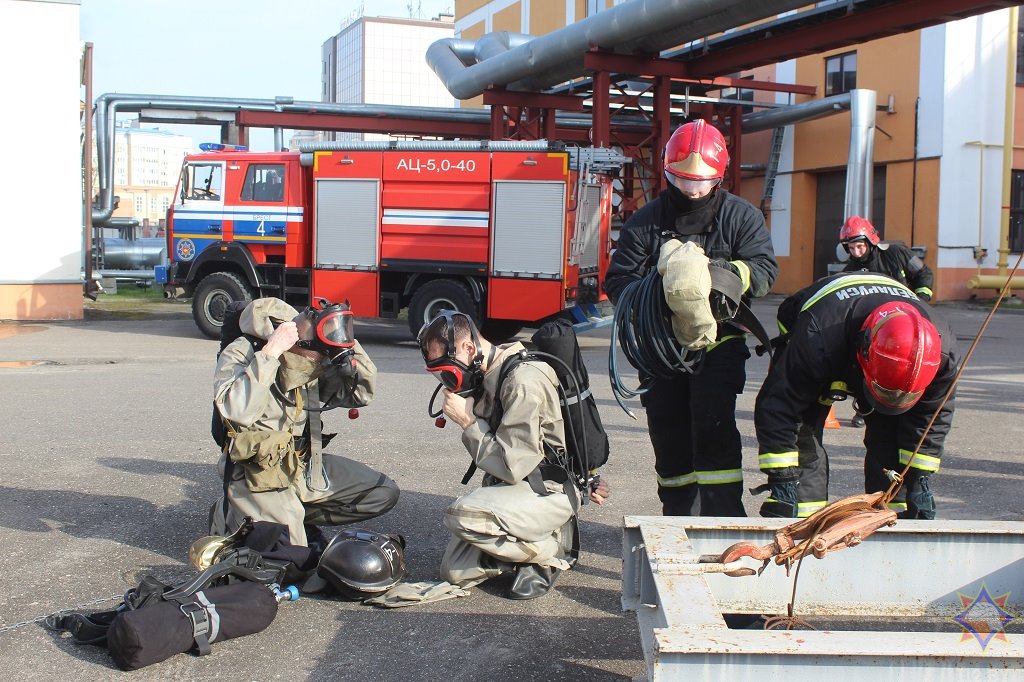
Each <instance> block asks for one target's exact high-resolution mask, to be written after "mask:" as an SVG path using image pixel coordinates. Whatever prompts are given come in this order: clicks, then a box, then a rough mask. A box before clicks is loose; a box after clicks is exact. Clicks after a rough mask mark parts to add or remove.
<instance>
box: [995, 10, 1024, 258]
mask: <svg viewBox="0 0 1024 682" xmlns="http://www.w3.org/2000/svg"><path fill="white" fill-rule="evenodd" d="M1018 12H1019V10H1018V9H1017V7H1011V8H1010V12H1009V17H1007V18H1008V21H1009V30H1008V31H1007V33H1008V35H1007V38H1006V89H1005V90H1004V92H1005V93H1006V101H1005V103H1004V105H1003V187H1002V210H1001V211H1000V212H999V258H998V260H997V261H996V267H997V268H999V274H1000V275H1002V276H1004V277H1005V276H1006V268H1007V265H1008V264H1009V263H1008V260H1009V259H1008V257H1009V255H1010V203H1011V201H1010V184H1011V175H1012V170H1013V121H1014V112H1013V109H1014V104H1015V102H1014V100H1015V98H1016V93H1017V88H1016V83H1017V32H1018V31H1019V30H1020V27H1019V25H1018V23H1017V22H1018V19H1017V16H1018Z"/></svg>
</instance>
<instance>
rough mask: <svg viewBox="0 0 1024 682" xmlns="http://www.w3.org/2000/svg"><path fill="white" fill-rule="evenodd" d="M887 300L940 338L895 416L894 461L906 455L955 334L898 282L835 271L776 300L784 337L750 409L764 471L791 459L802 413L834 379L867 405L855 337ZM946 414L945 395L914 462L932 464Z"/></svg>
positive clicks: (952, 355) (947, 370)
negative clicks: (917, 314) (931, 373)
mask: <svg viewBox="0 0 1024 682" xmlns="http://www.w3.org/2000/svg"><path fill="white" fill-rule="evenodd" d="M889 301H906V302H908V303H911V304H912V305H914V307H916V308H918V309H919V310H920V311H921V313H922V314H923V315H924V316H925V317H926V318H928V319H929V320H931V322H932V324H934V325H935V327H936V329H938V331H939V334H940V335H941V337H942V358H941V362H940V365H939V370H938V372H937V373H936V375H935V379H934V380H933V381H932V383H931V384H929V386H928V388H926V389H925V391H924V394H923V395H922V396H921V399H920V400H919V401H918V402H917V404H916V405H914V407H912V408H910V410H908V411H907V412H904V413H903V414H901V415H899V417H898V419H899V423H898V426H897V443H896V446H897V447H898V448H899V456H900V461H901V462H902V463H904V464H905V463H906V462H907V461H908V460H909V458H910V455H911V453H912V452H913V451H914V448H915V447H916V446H917V443H918V441H920V440H921V434H923V433H924V430H925V427H927V425H928V422H929V420H930V419H931V417H932V414H934V412H935V410H936V408H938V406H939V403H941V402H942V398H943V396H944V395H945V394H946V391H947V390H948V389H949V386H950V384H951V383H952V381H953V377H954V375H955V374H956V369H957V365H958V362H959V357H958V351H957V346H956V337H954V336H953V333H952V331H951V330H950V328H949V325H948V323H947V322H946V321H945V320H944V319H942V318H941V317H939V316H938V315H937V314H936V312H935V309H934V308H932V307H930V306H928V305H926V304H924V303H922V302H921V301H919V300H918V298H917V296H915V295H914V293H913V292H911V291H910V289H908V288H907V287H906V286H904V285H902V284H900V283H899V282H897V281H895V280H893V279H891V278H889V277H885V276H883V275H878V274H874V273H868V272H858V273H840V274H838V275H833V276H831V277H826V278H824V279H820V280H818V281H817V282H815V283H814V284H812V285H811V286H809V287H807V288H805V289H803V290H801V291H798V292H797V293H795V294H793V295H792V296H790V297H789V298H787V299H786V300H785V301H783V303H782V305H781V306H779V313H778V322H779V329H780V330H781V331H782V332H783V335H784V336H788V342H787V343H786V344H785V345H784V347H782V348H781V349H780V350H779V352H777V353H776V354H775V357H774V358H773V360H772V366H771V369H770V370H769V372H768V376H767V378H766V379H765V382H764V385H763V386H762V387H761V391H760V393H758V396H757V403H756V405H755V408H754V426H755V428H756V430H757V442H758V448H759V449H758V453H759V454H758V464H759V466H760V468H761V470H762V471H764V472H765V473H771V472H772V470H773V469H780V468H783V467H787V466H796V465H797V429H798V427H799V425H800V422H801V419H802V415H803V414H804V412H805V411H807V410H809V409H810V408H813V407H814V406H815V405H816V404H818V400H819V398H821V397H822V396H824V395H826V394H827V392H828V390H829V388H830V386H831V385H832V384H833V383H834V382H843V383H845V384H846V387H847V391H848V392H849V393H850V395H852V396H853V398H854V399H855V400H857V402H858V403H859V404H860V405H865V406H866V405H868V403H867V402H866V400H865V399H864V384H863V375H862V373H861V371H860V366H859V365H858V364H857V358H856V353H857V340H858V337H859V336H860V334H861V331H860V330H861V326H862V325H863V324H864V320H865V319H867V317H868V315H870V314H871V312H872V311H873V310H874V309H875V308H877V307H878V306H880V305H882V304H884V303H888V302H889ZM952 420H953V397H952V396H950V399H949V400H948V401H947V402H946V404H945V405H944V406H943V408H942V411H941V412H940V413H939V415H938V417H937V418H936V420H935V424H934V425H933V426H932V429H931V431H930V432H929V434H928V437H927V438H926V439H925V441H924V443H923V444H922V446H921V449H920V451H919V454H918V455H917V456H916V457H914V460H913V462H912V463H911V466H912V467H913V468H916V469H920V470H922V471H925V472H929V471H937V470H938V468H939V458H940V457H941V456H942V445H943V442H944V441H945V439H946V434H947V433H949V427H950V425H951V423H952ZM869 427H870V424H869Z"/></svg>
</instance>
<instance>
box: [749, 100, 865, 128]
mask: <svg viewBox="0 0 1024 682" xmlns="http://www.w3.org/2000/svg"><path fill="white" fill-rule="evenodd" d="M852 92H857V91H856V90H853V91H851V92H844V93H843V94H841V95H833V96H832V97H823V98H822V99H816V100H811V101H810V102H803V103H802V104H794V105H792V106H788V107H779V108H778V109H768V110H766V111H756V112H754V113H751V114H745V115H744V116H743V120H742V126H743V132H744V133H756V132H759V131H761V130H769V129H771V128H782V127H783V126H788V125H793V124H794V123H803V122H804V121H812V120H814V119H816V118H822V117H823V116H831V115H832V114H838V113H839V112H841V111H848V110H849V109H850V99H851V95H852Z"/></svg>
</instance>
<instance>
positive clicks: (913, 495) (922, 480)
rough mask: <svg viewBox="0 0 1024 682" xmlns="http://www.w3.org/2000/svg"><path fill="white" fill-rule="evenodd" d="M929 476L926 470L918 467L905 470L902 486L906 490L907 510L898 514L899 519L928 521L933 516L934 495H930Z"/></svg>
mask: <svg viewBox="0 0 1024 682" xmlns="http://www.w3.org/2000/svg"><path fill="white" fill-rule="evenodd" d="M929 478H930V476H929V475H928V473H927V472H924V471H921V470H919V469H911V470H910V471H908V472H907V478H906V480H905V481H904V482H903V487H904V489H905V490H906V491H907V511H905V512H903V513H902V514H900V518H901V519H924V520H928V521H930V520H932V519H934V518H935V496H934V495H932V491H931V487H930V485H929V483H928V479H929Z"/></svg>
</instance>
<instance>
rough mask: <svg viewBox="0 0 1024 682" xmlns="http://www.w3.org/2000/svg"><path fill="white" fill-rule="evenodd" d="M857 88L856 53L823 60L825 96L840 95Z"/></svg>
mask: <svg viewBox="0 0 1024 682" xmlns="http://www.w3.org/2000/svg"><path fill="white" fill-rule="evenodd" d="M856 87H857V53H856V52H847V53H846V54H837V55H835V56H834V57H828V58H827V59H826V60H825V96H826V97H828V96H829V95H841V94H843V93H844V92H849V91H850V90H853V89H854V88H856Z"/></svg>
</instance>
